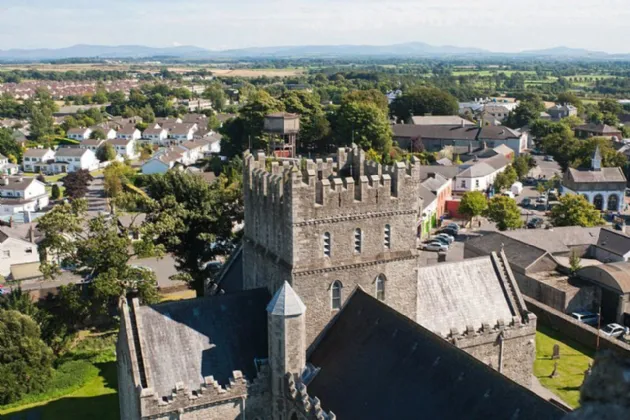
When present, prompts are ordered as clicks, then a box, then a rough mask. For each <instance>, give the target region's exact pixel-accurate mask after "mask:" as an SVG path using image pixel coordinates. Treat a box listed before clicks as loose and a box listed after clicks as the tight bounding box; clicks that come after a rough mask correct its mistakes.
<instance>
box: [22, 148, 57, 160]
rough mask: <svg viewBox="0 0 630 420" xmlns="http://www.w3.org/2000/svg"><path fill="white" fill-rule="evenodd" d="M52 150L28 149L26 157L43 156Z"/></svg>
mask: <svg viewBox="0 0 630 420" xmlns="http://www.w3.org/2000/svg"><path fill="white" fill-rule="evenodd" d="M48 152H51V150H50V149H26V151H25V152H24V157H36V158H42V157H44V155H46V153H48Z"/></svg>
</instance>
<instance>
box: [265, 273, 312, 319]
mask: <svg viewBox="0 0 630 420" xmlns="http://www.w3.org/2000/svg"><path fill="white" fill-rule="evenodd" d="M305 311H306V306H305V305H304V303H303V302H302V299H300V297H299V296H298V295H297V293H295V290H293V288H292V287H291V285H290V284H289V283H287V282H286V281H285V282H284V284H283V285H282V287H281V288H280V290H278V291H277V292H276V294H275V295H274V296H273V298H272V299H271V302H269V304H268V305H267V312H269V313H270V314H271V315H281V316H296V315H302V314H303V313H304V312H305Z"/></svg>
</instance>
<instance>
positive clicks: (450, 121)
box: [408, 115, 475, 127]
mask: <svg viewBox="0 0 630 420" xmlns="http://www.w3.org/2000/svg"><path fill="white" fill-rule="evenodd" d="M408 123H409V124H413V125H450V126H453V125H461V126H464V127H465V126H472V125H475V123H473V122H470V121H468V120H466V119H464V118H462V117H460V116H458V115H429V116H415V115H414V116H412V117H411V118H409V122H408Z"/></svg>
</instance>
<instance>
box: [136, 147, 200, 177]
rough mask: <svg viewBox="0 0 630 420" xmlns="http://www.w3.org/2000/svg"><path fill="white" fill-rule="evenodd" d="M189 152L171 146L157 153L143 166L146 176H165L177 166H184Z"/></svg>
mask: <svg viewBox="0 0 630 420" xmlns="http://www.w3.org/2000/svg"><path fill="white" fill-rule="evenodd" d="M187 154H188V150H187V149H184V148H183V147H179V146H171V147H169V148H167V149H165V150H162V151H160V152H158V153H156V154H155V155H154V156H153V157H152V158H151V159H149V160H148V161H146V162H145V163H144V164H143V165H142V173H143V174H144V175H151V174H164V173H166V172H167V171H169V170H170V169H172V168H173V167H175V165H176V164H178V163H179V164H184V162H186V161H189V160H188V159H187ZM193 163H194V162H193Z"/></svg>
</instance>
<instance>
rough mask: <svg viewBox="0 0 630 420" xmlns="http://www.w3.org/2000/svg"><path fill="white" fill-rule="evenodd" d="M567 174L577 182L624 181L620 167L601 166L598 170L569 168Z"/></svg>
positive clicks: (624, 177)
mask: <svg viewBox="0 0 630 420" xmlns="http://www.w3.org/2000/svg"><path fill="white" fill-rule="evenodd" d="M568 175H569V177H570V178H571V179H572V180H573V182H578V183H600V182H626V176H625V175H624V174H623V170H621V168H601V169H600V170H599V171H592V170H590V169H574V168H569V171H568Z"/></svg>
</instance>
